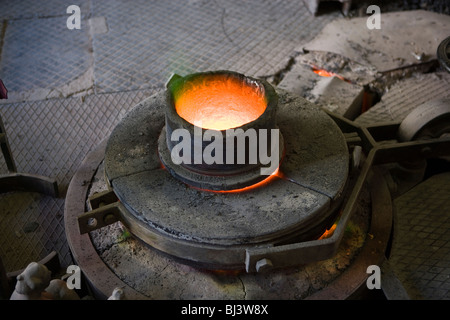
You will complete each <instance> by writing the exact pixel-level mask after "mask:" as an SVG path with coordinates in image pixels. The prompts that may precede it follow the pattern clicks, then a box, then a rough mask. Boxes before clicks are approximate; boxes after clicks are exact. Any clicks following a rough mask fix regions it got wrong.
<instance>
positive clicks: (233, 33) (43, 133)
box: [0, 0, 450, 299]
mask: <svg viewBox="0 0 450 320" xmlns="http://www.w3.org/2000/svg"><path fill="white" fill-rule="evenodd" d="M71 4H72V3H70V2H67V1H64V0H47V1H45V2H37V1H31V0H22V1H0V79H1V80H3V82H4V83H5V86H6V87H7V89H8V99H6V100H0V116H1V118H2V120H3V122H4V125H5V128H6V132H7V135H8V140H9V144H10V146H11V150H12V154H13V157H14V160H15V163H16V165H17V171H18V172H23V173H30V174H37V175H42V176H47V177H51V178H54V179H55V180H56V181H57V183H58V187H59V190H60V193H61V196H60V197H59V198H53V197H50V196H45V195H41V194H37V193H23V192H19V193H6V194H3V195H1V198H0V199H1V201H0V256H1V257H2V260H3V263H4V265H5V268H6V269H7V271H13V270H18V269H21V268H24V267H25V266H26V265H27V264H28V263H29V262H31V261H37V260H40V259H42V258H43V257H45V256H46V255H47V254H48V253H49V252H51V251H53V250H55V251H56V252H57V253H58V256H59V259H60V261H61V264H62V265H64V266H67V265H70V264H72V263H73V261H72V257H71V254H70V250H69V247H68V244H67V242H66V239H65V232H64V221H63V219H64V195H65V192H66V190H67V187H68V185H69V183H70V180H71V177H72V176H73V174H74V173H75V172H76V170H77V168H78V167H79V165H80V164H81V162H82V160H83V159H84V157H85V156H86V155H87V154H88V153H89V151H91V150H92V149H94V148H95V147H96V146H97V145H98V144H99V143H100V142H101V141H102V140H103V139H105V138H107V137H108V135H109V134H110V132H111V130H112V129H113V128H114V126H115V125H116V124H117V123H118V121H119V120H120V119H121V118H122V117H123V116H124V115H125V114H126V113H127V111H128V110H130V108H132V107H133V106H134V105H136V104H137V103H139V102H140V101H142V100H143V99H145V98H147V97H148V96H150V95H152V94H154V93H156V92H158V91H159V90H162V89H163V88H164V84H165V82H166V81H167V80H168V78H169V77H170V75H171V74H172V73H178V74H181V75H185V74H188V73H192V72H200V71H207V70H218V69H227V70H233V71H237V72H240V73H243V74H246V75H249V76H254V77H264V78H270V77H276V76H280V75H282V74H283V72H284V71H285V70H287V69H288V68H289V64H290V60H291V58H292V57H294V56H295V54H296V52H295V50H296V48H298V47H299V46H300V45H301V44H303V43H307V42H308V41H310V40H312V39H313V38H314V37H315V36H316V35H317V34H318V33H319V32H320V30H321V29H322V28H323V27H324V26H325V25H326V24H327V23H329V22H331V21H333V20H334V19H343V18H344V17H343V15H342V13H341V12H340V10H339V7H336V6H333V9H332V10H328V11H327V12H325V13H322V14H319V15H317V16H314V15H312V14H311V13H310V12H309V10H308V8H307V6H306V5H305V2H303V1H300V0H280V1H259V0H249V1H240V0H231V1H205V0H171V1H143V0H136V1H121V0H111V1H100V0H79V1H78V2H77V4H78V6H79V8H80V13H81V26H80V27H81V28H80V29H72V30H71V29H69V28H68V26H67V20H68V18H69V17H70V16H71V13H67V12H66V9H67V7H68V6H69V5H71ZM0 160H1V159H0ZM7 172H8V170H7V166H6V164H5V163H3V162H1V161H0V173H2V174H3V173H7ZM449 186H450V175H449V174H442V175H439V176H435V177H431V178H430V180H427V181H425V182H424V183H423V184H421V185H419V186H417V187H416V188H414V189H413V190H411V191H410V192H408V193H406V194H404V195H403V196H402V197H399V198H398V199H395V201H394V205H395V209H396V210H395V211H396V213H395V214H396V217H395V221H396V222H395V226H396V229H395V232H396V234H395V235H394V241H393V247H392V251H391V258H390V260H391V261H390V262H391V265H392V266H393V268H394V269H395V272H396V274H397V276H398V278H399V279H400V280H401V282H402V284H403V285H404V287H405V289H406V290H407V292H408V294H409V296H410V297H411V298H412V299H450V189H449ZM417 242H418V243H417Z"/></svg>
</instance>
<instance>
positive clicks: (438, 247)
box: [390, 173, 450, 300]
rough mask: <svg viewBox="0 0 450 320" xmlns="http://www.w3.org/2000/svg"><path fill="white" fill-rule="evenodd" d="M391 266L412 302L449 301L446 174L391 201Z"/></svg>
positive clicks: (449, 182)
mask: <svg viewBox="0 0 450 320" xmlns="http://www.w3.org/2000/svg"><path fill="white" fill-rule="evenodd" d="M394 205H395V209H396V224H395V227H396V229H395V230H394V231H395V236H394V241H393V246H392V253H391V258H390V262H391V266H393V267H394V268H395V271H396V273H397V275H398V277H399V279H400V280H402V282H403V285H404V286H405V288H406V289H407V291H408V293H409V294H410V296H411V298H413V299H432V300H435V299H450V233H449V232H448V230H450V215H449V214H448V208H450V173H444V174H440V175H436V176H433V177H431V178H429V179H428V180H426V181H425V182H423V183H421V184H419V185H418V186H416V187H415V188H413V189H412V190H410V191H409V192H407V193H405V194H404V195H402V196H400V197H399V198H397V199H396V200H395V201H394Z"/></svg>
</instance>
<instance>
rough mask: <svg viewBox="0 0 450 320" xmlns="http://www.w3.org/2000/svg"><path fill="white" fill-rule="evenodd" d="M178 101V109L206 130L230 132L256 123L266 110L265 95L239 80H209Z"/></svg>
mask: <svg viewBox="0 0 450 320" xmlns="http://www.w3.org/2000/svg"><path fill="white" fill-rule="evenodd" d="M187 87H188V88H186V89H184V91H183V92H182V93H181V94H180V95H179V96H178V97H177V99H176V100H175V109H176V111H177V113H178V114H179V115H180V117H182V118H183V119H185V120H186V121H187V122H189V123H192V124H194V125H198V126H201V127H202V128H204V129H214V130H226V129H231V128H236V127H239V126H242V125H244V124H246V123H249V122H251V121H253V120H256V119H257V118H258V117H259V116H261V115H262V114H263V113H264V110H265V109H266V105H267V103H266V100H265V98H264V95H263V93H262V92H261V91H260V90H258V89H257V88H255V87H252V86H250V85H246V84H245V83H244V82H242V81H241V80H238V79H233V78H226V79H216V78H208V77H207V78H205V79H204V81H201V82H198V83H194V84H192V85H190V86H187Z"/></svg>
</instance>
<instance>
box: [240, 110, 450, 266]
mask: <svg viewBox="0 0 450 320" xmlns="http://www.w3.org/2000/svg"><path fill="white" fill-rule="evenodd" d="M325 112H327V113H328V114H329V116H330V117H331V118H333V120H334V121H335V122H336V123H337V124H338V126H339V127H340V128H341V130H342V131H343V133H344V134H346V133H347V134H348V133H352V132H357V133H358V136H359V138H360V139H361V147H362V149H363V151H364V152H365V153H366V154H367V158H366V160H365V162H364V164H363V166H362V168H361V171H360V173H359V176H358V178H357V180H356V183H355V185H354V187H353V189H352V191H351V194H350V197H349V198H348V200H347V202H346V203H345V204H344V207H343V211H342V214H341V217H340V219H339V221H338V223H337V226H336V229H335V231H334V233H333V235H332V236H331V237H329V238H326V239H319V240H312V241H305V242H300V243H292V244H286V245H281V246H272V247H267V248H264V247H262V248H261V247H260V248H250V249H247V250H246V257H245V266H246V270H247V272H255V271H256V272H258V271H261V270H263V269H264V270H265V269H269V268H280V267H290V266H296V265H301V264H306V263H310V262H314V261H320V260H326V259H329V258H332V257H333V256H334V255H335V254H336V252H337V249H338V247H339V245H340V243H341V241H342V238H343V236H344V231H345V228H346V226H347V223H348V221H349V219H350V217H351V215H352V214H353V212H354V211H355V209H356V204H357V200H358V198H359V195H360V193H361V190H362V188H363V185H364V183H365V182H366V180H367V178H368V175H369V173H370V171H371V169H372V168H373V167H374V166H376V165H380V164H386V163H391V162H399V161H406V160H409V159H426V158H431V157H441V156H446V155H450V138H448V137H444V138H440V139H430V140H422V141H408V142H401V143H399V142H397V132H398V128H399V126H400V123H385V124H381V125H377V126H371V127H364V126H360V125H358V124H356V123H355V122H353V121H351V120H348V119H346V118H344V117H342V116H340V115H337V114H334V113H332V112H329V111H326V110H325ZM353 140H355V139H353ZM356 140H357V139H356ZM261 267H264V268H263V269H262V268H261Z"/></svg>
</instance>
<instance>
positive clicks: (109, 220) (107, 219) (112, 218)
mask: <svg viewBox="0 0 450 320" xmlns="http://www.w3.org/2000/svg"><path fill="white" fill-rule="evenodd" d="M116 221H117V219H116V216H115V215H113V214H112V213H109V214H107V215H105V216H104V217H103V222H104V223H105V224H106V225H108V224H111V223H114V222H116Z"/></svg>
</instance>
